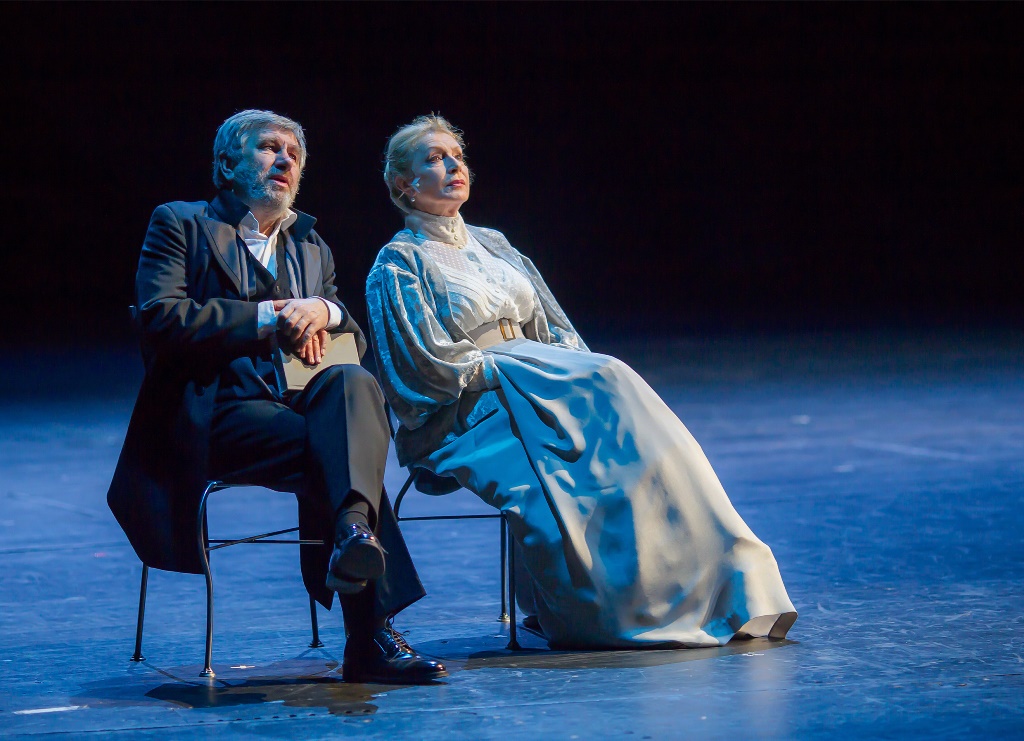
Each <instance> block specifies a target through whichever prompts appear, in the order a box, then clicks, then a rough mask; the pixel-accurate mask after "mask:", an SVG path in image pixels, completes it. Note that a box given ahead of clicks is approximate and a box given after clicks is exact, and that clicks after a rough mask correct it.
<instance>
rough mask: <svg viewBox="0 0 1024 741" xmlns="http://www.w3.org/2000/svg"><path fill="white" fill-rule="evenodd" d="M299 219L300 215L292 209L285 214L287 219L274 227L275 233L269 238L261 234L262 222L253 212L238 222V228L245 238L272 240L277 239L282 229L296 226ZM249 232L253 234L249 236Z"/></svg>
mask: <svg viewBox="0 0 1024 741" xmlns="http://www.w3.org/2000/svg"><path fill="white" fill-rule="evenodd" d="M298 218H299V215H298V214H297V213H295V212H294V211H292V210H291V209H288V213H287V214H285V217H284V218H283V219H281V220H280V221H279V222H278V223H277V226H276V227H274V231H272V232H271V233H270V234H269V235H267V236H263V234H262V233H261V232H260V222H258V221H257V220H256V217H255V216H253V215H252V211H250V212H249V213H247V214H246V215H245V217H243V219H242V220H241V221H240V222H238V228H239V229H242V230H243V234H245V236H248V237H251V238H259V239H266V240H271V239H273V238H274V237H276V236H277V235H278V233H279V232H280V231H281V230H282V229H287V228H288V227H290V226H291V225H292V224H294V223H295V220H296V219H298ZM247 232H251V234H247Z"/></svg>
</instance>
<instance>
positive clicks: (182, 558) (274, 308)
mask: <svg viewBox="0 0 1024 741" xmlns="http://www.w3.org/2000/svg"><path fill="white" fill-rule="evenodd" d="M305 161H306V140H305V135H304V133H303V131H302V127H301V126H299V124H298V123H296V122H295V121H292V120H290V119H288V118H285V117H283V116H279V115H277V114H275V113H272V112H270V111H258V110H247V111H242V112H240V113H237V114H235V115H234V116H231V117H230V118H228V119H227V120H226V121H225V122H224V123H223V124H222V125H221V127H220V130H219V131H218V132H217V136H216V139H215V142H214V148H213V182H214V185H215V186H216V187H217V189H218V190H219V192H218V193H217V195H216V197H215V198H214V199H213V200H212V201H209V202H207V201H198V202H191V203H186V202H182V201H176V202H173V203H166V204H164V205H162V206H159V207H158V208H157V209H156V210H155V211H154V212H153V216H152V219H151V220H150V224H149V230H148V232H147V233H146V238H145V241H144V242H143V245H142V254H141V257H140V259H139V267H138V272H137V275H136V281H135V292H136V304H137V307H138V317H137V318H138V325H139V327H140V333H141V344H142V354H143V358H144V360H145V364H146V376H145V379H144V381H143V384H142V388H141V389H140V391H139V397H138V400H137V402H136V405H135V409H134V411H133V413H132V418H131V422H130V424H129V427H128V433H127V436H126V438H125V442H124V447H123V449H122V451H121V456H120V459H119V460H118V465H117V469H116V471H115V473H114V477H113V481H112V482H111V485H110V491H109V492H108V495H107V501H108V503H109V505H110V508H111V510H112V511H113V512H114V515H115V516H116V517H117V520H118V522H119V523H120V524H121V526H122V527H123V528H124V530H125V533H126V534H127V535H128V539H129V540H130V541H131V544H132V546H133V547H134V548H135V551H136V553H137V554H138V555H139V558H141V559H142V561H143V563H145V564H147V565H148V566H152V567H155V568H159V569H166V570H170V571H179V572H187V573H201V572H202V563H201V556H200V554H199V553H198V549H197V548H196V544H195V527H196V525H195V523H196V519H197V517H198V512H199V503H200V499H201V495H202V491H203V490H204V487H205V484H206V481H207V480H208V479H217V480H219V481H224V482H228V483H242V484H252V485H258V486H266V487H270V488H273V489H278V490H282V491H290V492H295V493H296V494H297V495H298V498H299V527H300V532H301V534H302V536H303V538H304V539H313V540H320V541H322V542H323V544H324V545H322V546H318V545H303V546H302V547H301V549H302V558H301V561H302V575H303V580H304V582H305V584H306V588H307V589H308V590H309V593H310V595H311V596H313V597H314V598H316V599H317V600H318V601H319V602H320V603H321V604H323V605H324V606H325V607H327V608H328V609H330V607H331V605H332V603H333V597H334V593H335V592H337V593H338V596H339V602H340V603H341V607H342V612H343V614H344V619H345V628H346V633H347V634H348V638H347V641H346V644H345V659H344V663H343V669H342V671H343V676H344V678H345V680H346V681H355V682H389V683H421V682H429V681H431V680H434V679H436V678H438V677H441V676H444V675H445V673H446V672H445V668H444V666H443V665H441V664H440V663H439V662H436V661H432V660H429V659H426V658H424V657H422V656H420V655H418V654H417V653H416V652H415V651H414V650H413V649H412V648H411V647H410V646H409V644H408V643H406V641H405V640H404V639H403V638H402V636H401V634H399V633H398V632H396V631H395V630H394V629H393V628H392V627H391V619H392V617H393V616H394V615H395V613H397V612H398V611H400V610H402V609H404V608H405V607H406V606H408V605H409V604H411V603H412V602H414V601H415V600H417V599H419V598H420V597H422V596H423V594H424V592H423V587H422V585H421V584H420V581H419V578H418V577H417V574H416V570H415V568H414V567H413V564H412V560H411V558H410V557H409V552H408V550H407V548H406V546H405V543H404V541H403V540H402V536H401V533H400V531H399V530H398V526H397V523H396V521H395V517H394V514H393V512H392V511H391V506H390V504H389V503H388V500H387V496H386V494H385V493H384V491H383V477H384V465H385V459H386V456H387V449H388V443H389V441H390V435H389V427H388V422H387V417H386V416H385V411H384V400H383V396H382V394H381V391H380V389H379V388H378V386H377V384H376V381H375V380H374V378H373V376H371V375H370V374H369V373H368V372H366V371H365V370H363V369H362V368H361V367H360V366H358V365H351V364H350V365H331V366H330V367H326V368H324V369H323V370H321V371H320V372H319V373H318V374H316V375H315V376H314V377H313V378H312V379H311V380H310V381H309V382H308V384H307V385H306V386H305V388H303V389H302V390H300V391H297V392H296V391H290V390H289V389H288V385H287V383H286V382H285V379H284V373H283V366H282V362H281V356H280V353H279V349H284V350H289V351H291V352H293V353H295V354H298V355H300V356H301V357H302V358H303V360H304V361H305V362H306V363H307V364H309V365H314V366H315V365H317V364H319V363H320V362H321V361H322V360H323V354H324V348H325V346H326V341H327V336H328V335H327V333H328V332H331V333H351V334H352V335H354V340H355V345H356V347H357V349H358V353H359V355H360V357H361V356H362V355H363V353H364V352H365V349H366V341H365V338H364V336H363V333H362V331H361V330H360V329H359V327H358V326H357V325H356V323H355V322H354V321H353V320H352V317H351V316H350V314H349V313H348V311H347V310H346V309H345V306H344V304H342V303H341V301H340V300H339V298H338V296H337V289H336V287H335V285H334V279H335V266H334V258H333V256H332V254H331V251H330V249H328V247H327V245H326V244H324V242H323V240H322V239H320V237H319V235H318V234H317V233H316V231H315V230H314V229H313V225H314V223H315V221H316V220H315V219H314V218H313V217H312V216H309V215H307V214H304V213H302V212H300V211H296V210H293V209H292V205H293V203H294V201H295V197H296V195H297V194H298V191H299V181H300V179H301V177H302V171H303V167H304V166H305Z"/></svg>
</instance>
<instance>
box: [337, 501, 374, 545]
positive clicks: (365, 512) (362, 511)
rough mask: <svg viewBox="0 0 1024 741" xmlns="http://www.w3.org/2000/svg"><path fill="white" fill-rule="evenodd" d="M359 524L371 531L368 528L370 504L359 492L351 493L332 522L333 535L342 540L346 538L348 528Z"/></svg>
mask: <svg viewBox="0 0 1024 741" xmlns="http://www.w3.org/2000/svg"><path fill="white" fill-rule="evenodd" d="M360 523H361V524H363V525H366V526H367V527H369V528H370V529H371V530H372V529H373V528H372V527H371V526H370V503H369V502H367V501H366V500H365V499H364V498H363V496H362V495H361V494H360V493H359V492H356V491H351V492H349V494H348V496H346V497H345V501H344V502H342V504H341V507H339V508H338V515H337V519H335V521H334V531H335V534H336V535H337V536H338V537H340V538H342V539H343V538H345V537H347V535H348V528H349V527H351V526H352V525H356V524H360Z"/></svg>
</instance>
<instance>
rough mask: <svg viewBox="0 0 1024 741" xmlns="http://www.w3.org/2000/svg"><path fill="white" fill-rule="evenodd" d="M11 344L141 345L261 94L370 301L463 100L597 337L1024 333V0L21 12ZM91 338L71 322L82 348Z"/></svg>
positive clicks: (469, 212)
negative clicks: (198, 211) (958, 327)
mask: <svg viewBox="0 0 1024 741" xmlns="http://www.w3.org/2000/svg"><path fill="white" fill-rule="evenodd" d="M0 17H2V18H3V21H4V23H3V26H4V29H5V38H4V43H3V52H2V54H3V65H4V72H3V75H4V78H5V83H4V97H5V99H6V106H5V108H6V111H7V112H6V114H5V116H4V126H3V130H4V137H3V138H4V140H5V143H6V146H5V150H6V154H7V156H6V160H5V161H6V165H7V168H6V176H7V177H6V178H5V180H6V184H5V187H4V193H5V195H6V196H7V198H6V202H7V204H8V207H9V209H8V212H7V218H6V219H5V228H4V232H5V234H6V239H5V240H4V247H3V250H2V254H3V267H4V275H5V277H6V286H7V289H8V290H7V297H8V301H7V302H6V305H7V307H8V311H7V312H5V313H6V317H7V321H6V322H5V332H6V334H7V335H8V336H13V337H16V338H18V339H19V340H28V341H32V340H41V341H46V342H50V341H53V336H54V335H53V334H52V332H51V330H52V329H53V328H55V327H59V328H60V329H62V330H65V329H68V330H73V333H76V334H78V335H79V336H81V334H82V333H85V334H89V333H92V334H103V335H105V336H110V337H124V336H126V335H127V332H128V328H127V319H126V311H125V307H126V306H127V305H128V304H130V303H131V301H132V279H133V275H134V268H135V261H136V259H137V255H138V249H139V246H140V244H141V241H142V237H143V234H144V232H145V229H146V224H147V222H148V218H149V215H150V213H151V212H152V209H153V208H154V207H155V206H156V205H157V204H159V203H161V202H165V201H169V200H180V199H183V200H198V199H202V198H209V197H211V196H212V195H213V188H212V185H211V184H210V176H209V167H210V147H211V143H212V140H213V135H214V133H215V131H216V129H217V127H218V125H219V124H220V122H221V121H222V120H223V119H224V118H226V117H227V116H228V115H230V114H231V113H233V112H235V111H237V110H240V109H242V108H247V107H262V108H270V109H273V110H276V111H278V112H280V113H283V114H286V115H289V116H291V117H294V118H296V119H297V120H299V121H300V122H301V123H302V124H303V125H304V126H305V127H306V129H307V136H308V143H309V150H310V159H309V163H308V166H307V170H306V176H305V178H304V180H303V185H302V193H301V195H300V196H299V201H298V204H297V205H298V207H299V208H301V209H302V210H305V211H308V212H310V213H312V214H314V215H316V216H317V217H318V218H319V220H320V221H319V224H318V230H319V232H320V233H321V235H322V236H323V237H324V238H325V239H326V240H327V241H328V243H329V244H330V245H331V246H332V248H333V250H334V252H335V256H336V258H337V261H338V265H339V270H340V272H341V276H340V278H339V283H340V287H341V290H342V293H343V296H344V297H345V300H346V301H347V303H348V304H349V305H350V308H352V309H353V310H354V311H355V312H356V313H357V315H361V314H362V313H363V311H364V309H363V299H362V290H363V280H364V278H365V275H366V273H367V271H368V269H369V267H370V265H371V263H372V261H373V258H374V256H375V255H376V252H377V250H378V249H379V248H380V246H381V245H383V244H384V243H385V242H386V241H387V240H388V238H389V237H390V236H391V235H392V234H393V233H394V232H395V231H396V230H397V229H398V228H400V225H401V224H400V219H399V214H398V212H397V211H396V210H395V209H394V207H393V206H392V205H391V204H390V202H389V200H388V198H387V192H386V190H385V187H384V185H383V183H382V180H381V169H382V163H381V153H382V151H383V148H384V145H385V143H386V140H387V137H388V135H389V134H390V133H391V132H392V131H393V130H394V129H395V128H396V127H397V126H398V125H400V124H402V123H405V122H407V121H409V120H410V119H412V118H413V117H414V116H416V115H418V114H421V113H425V112H429V111H437V112H440V113H442V114H443V115H445V116H447V117H449V118H450V120H451V121H453V122H454V123H455V124H456V125H458V126H460V127H462V128H463V129H464V130H465V132H466V137H467V143H468V148H467V154H468V157H469V160H470V164H471V166H472V167H473V168H474V169H475V171H476V174H477V180H476V182H475V184H474V186H473V194H472V198H471V200H470V202H469V203H468V204H467V205H466V206H465V207H464V209H463V215H464V216H465V217H466V220H467V221H468V222H469V223H473V224H480V225H486V226H493V227H496V228H498V229H500V230H502V231H504V232H505V234H506V235H507V236H508V237H509V238H510V240H511V241H512V243H513V244H514V245H516V246H517V247H518V248H519V249H520V250H522V251H523V252H524V253H526V254H528V255H530V256H532V257H533V259H534V261H535V262H536V263H537V265H538V267H540V269H541V271H542V273H543V274H544V275H545V276H546V278H547V279H548V282H549V283H550V285H551V286H552V288H553V290H554V291H555V293H556V295H557V296H558V297H559V298H560V300H561V303H562V304H563V306H564V307H565V309H566V310H567V312H568V313H569V315H570V317H572V318H573V319H574V321H575V322H576V324H577V325H578V327H579V328H580V329H581V331H582V332H583V333H584V334H585V335H586V334H588V333H593V332H600V331H612V330H617V331H637V330H640V329H644V330H647V329H655V330H659V331H662V330H672V331H678V332H689V331H703V330H704V329H705V328H708V327H736V326H740V327H750V326H753V327H775V326H798V327H819V326H825V327H830V326H867V325H878V324H883V325H885V324H907V323H910V324H913V323H932V324H935V323H939V324H965V323H975V322H992V321H998V322H1010V323H1015V322H1019V321H1020V319H1021V316H1022V314H1024V312H1022V309H1024V291H1022V290H1021V286H1020V284H1021V281H1022V278H1024V270H1022V268H1024V257H1022V255H1021V249H1020V246H1021V243H1022V209H1021V206H1022V195H1024V187H1022V176H1021V171H1022V167H1021V166H1022V164H1024V163H1022V156H1021V154H1022V147H1021V121H1022V117H1021V114H1022V113H1024V85H1022V82H1024V79H1022V78H1024V64H1022V62H1024V59H1022V56H1024V55H1022V51H1021V49H1022V43H1021V39H1022V38H1024V8H1022V7H1021V6H1020V5H1019V4H1006V5H977V4H956V5H932V4H913V5H890V4H885V5H868V4H828V5H817V4H812V5H788V4H757V5H745V4H698V5H676V4H567V5H561V4H559V5H546V4H533V3H526V4H501V5H490V4H444V5H426V4H408V3H400V4H326V5H321V4H316V5H300V4H292V3H274V4H225V5H219V4H215V5H206V4H203V5H176V4H163V3H159V4H124V5H122V4H102V5H91V4H72V5H64V4H46V5H35V4H23V5H9V4H8V5H3V6H2V7H0ZM65 336H66V335H65Z"/></svg>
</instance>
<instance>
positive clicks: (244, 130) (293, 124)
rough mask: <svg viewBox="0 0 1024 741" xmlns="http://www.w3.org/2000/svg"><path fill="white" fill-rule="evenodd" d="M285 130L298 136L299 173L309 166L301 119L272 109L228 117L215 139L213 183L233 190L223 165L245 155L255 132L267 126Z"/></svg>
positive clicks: (232, 164)
mask: <svg viewBox="0 0 1024 741" xmlns="http://www.w3.org/2000/svg"><path fill="white" fill-rule="evenodd" d="M271 127H273V128H278V129H284V130H285V131H290V132H291V133H292V134H294V135H295V138H296V140H298V142H299V172H302V169H303V168H304V167H305V166H306V135H305V134H304V133H303V131H302V126H300V125H299V122H298V121H293V120H291V119H290V118H286V117H284V116H281V115H278V114H277V113H274V112H273V111H260V110H256V109H249V110H246V111H239V112H238V113H236V114H235V115H234V116H231V117H230V118H228V119H227V120H226V121H225V122H224V123H222V124H221V125H220V128H219V129H217V136H216V137H214V140H213V184H214V185H215V186H217V188H218V189H220V190H225V189H230V188H231V182H230V181H229V180H227V179H226V178H225V177H224V173H222V172H221V169H220V164H221V162H223V161H224V160H227V161H228V164H230V165H231V166H232V167H234V166H235V165H236V164H238V161H239V160H240V159H241V157H242V147H244V146H245V142H246V141H247V140H248V139H249V136H250V135H252V134H258V133H259V132H261V131H263V130H264V129H268V128H271Z"/></svg>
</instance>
